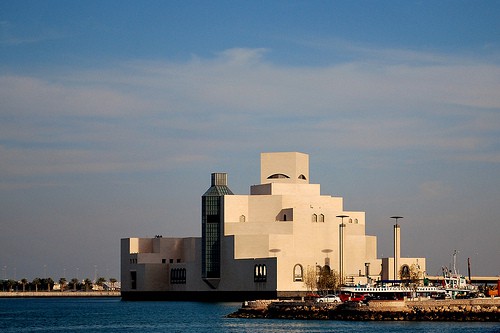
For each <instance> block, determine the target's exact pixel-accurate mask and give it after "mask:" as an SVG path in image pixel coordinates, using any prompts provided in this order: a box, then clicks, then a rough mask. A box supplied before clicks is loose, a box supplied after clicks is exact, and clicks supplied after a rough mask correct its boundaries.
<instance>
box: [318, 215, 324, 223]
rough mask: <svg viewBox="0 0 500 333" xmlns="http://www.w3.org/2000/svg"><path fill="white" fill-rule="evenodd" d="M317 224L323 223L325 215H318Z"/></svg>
mask: <svg viewBox="0 0 500 333" xmlns="http://www.w3.org/2000/svg"><path fill="white" fill-rule="evenodd" d="M318 222H325V215H323V214H319V220H318Z"/></svg>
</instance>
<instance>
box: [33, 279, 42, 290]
mask: <svg viewBox="0 0 500 333" xmlns="http://www.w3.org/2000/svg"><path fill="white" fill-rule="evenodd" d="M32 283H33V284H34V285H35V292H38V286H39V285H41V284H42V280H41V279H40V278H35V279H33V282H32Z"/></svg>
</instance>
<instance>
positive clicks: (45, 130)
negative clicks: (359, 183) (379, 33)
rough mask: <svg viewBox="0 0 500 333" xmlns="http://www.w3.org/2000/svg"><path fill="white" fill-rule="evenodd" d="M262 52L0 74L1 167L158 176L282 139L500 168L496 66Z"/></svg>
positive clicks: (13, 170)
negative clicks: (274, 56)
mask: <svg viewBox="0 0 500 333" xmlns="http://www.w3.org/2000/svg"><path fill="white" fill-rule="evenodd" d="M266 52H268V51H267V50H265V49H230V50H226V51H224V52H221V53H220V54H219V55H218V56H217V57H216V58H215V59H202V58H193V59H191V60H190V61H186V62H183V63H179V62H168V61H165V62H141V61H135V62H129V63H122V64H120V65H117V66H116V67H114V68H111V69H101V70H99V71H82V70H78V71H76V70H75V71H70V72H64V73H57V72H54V74H52V76H50V77H29V76H15V75H10V76H1V77H0V100H2V106H1V109H0V117H3V118H4V120H5V121H2V123H0V140H1V141H0V143H3V147H2V148H1V153H2V159H1V162H0V170H1V172H2V173H4V174H14V175H28V174H38V173H40V174H48V173H89V172H90V173H99V172H114V171H121V170H128V171H130V170H148V169H149V170H153V169H155V170H156V169H161V168H165V167H166V166H167V165H172V164H173V163H174V164H175V163H181V161H189V160H191V159H193V158H194V159H195V160H197V159H205V158H206V157H205V156H207V155H209V153H208V154H207V153H206V152H207V151H210V150H220V151H223V150H224V149H242V147H243V146H244V145H248V147H252V149H253V148H255V147H264V146H266V145H268V144H269V143H270V142H273V143H277V142H280V141H283V140H284V141H283V145H285V146H286V145H289V146H297V145H299V146H300V145H309V146H312V145H318V144H319V145H321V144H323V145H325V144H328V145H331V144H332V143H335V144H336V145H339V146H342V147H344V148H345V149H370V150H390V149H410V150H424V151H425V150H427V151H439V152H443V154H442V156H446V157H447V158H457V157H458V156H467V158H470V159H474V158H475V159H478V160H482V161H493V162H497V161H498V155H499V153H498V151H497V147H495V146H494V145H495V140H496V139H497V138H498V126H499V124H500V115H499V113H498V112H496V109H499V108H500V95H499V94H498V91H500V79H499V78H500V68H499V67H498V66H496V65H493V64H487V63H473V62H470V61H469V60H464V61H463V62H462V63H460V62H458V61H457V59H456V58H455V59H453V61H450V63H451V65H445V61H444V59H443V56H441V55H436V56H435V58H436V59H439V61H440V63H439V64H436V62H433V63H431V64H421V63H420V64H418V65H406V64H402V63H401V62H397V63H395V64H391V63H390V62H386V63H381V62H379V61H373V62H370V61H365V62H361V61H358V62H352V63H345V64H339V65H331V66H325V67H322V68H319V67H286V66H279V65H275V64H272V63H270V62H268V61H266V59H265V57H264V56H265V54H266ZM406 56H408V55H406ZM428 57H431V55H429V56H428ZM399 58H401V56H399ZM431 58H432V57H431ZM492 110H494V111H492ZM492 138H493V139H492ZM495 138H496V139H495ZM486 148H488V149H489V150H488V149H486ZM478 149H483V150H481V151H479V152H478V151H477V150H478ZM166 156H169V158H167V157H166Z"/></svg>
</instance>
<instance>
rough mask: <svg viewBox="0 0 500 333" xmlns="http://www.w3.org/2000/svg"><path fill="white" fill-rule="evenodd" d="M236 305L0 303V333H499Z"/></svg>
mask: <svg viewBox="0 0 500 333" xmlns="http://www.w3.org/2000/svg"><path fill="white" fill-rule="evenodd" d="M239 306H240V304H239V303H195V302H125V301H121V300H120V299H119V298H57V299H55V298H20V299H6V298H3V299H0V332H2V333H11V332H169V333H174V332H189V333H198V332H199V333H226V332H234V333H256V332H259V333H261V332H262V333H295V332H307V333H315V332H317V333H323V332H370V333H378V332H380V333H389V332H439V333H447V332H450V333H452V332H453V333H465V332H500V323H491V322H490V323H481V322H475V323H454V322H352V321H331V320H282V319H236V318H226V315H227V314H229V313H232V312H234V311H236V310H237V309H238V307H239Z"/></svg>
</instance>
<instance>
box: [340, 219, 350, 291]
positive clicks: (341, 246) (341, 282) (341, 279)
mask: <svg viewBox="0 0 500 333" xmlns="http://www.w3.org/2000/svg"><path fill="white" fill-rule="evenodd" d="M337 217H339V218H341V223H340V225H339V271H340V272H339V273H340V285H343V284H344V228H345V224H344V217H349V216H347V215H337Z"/></svg>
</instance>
